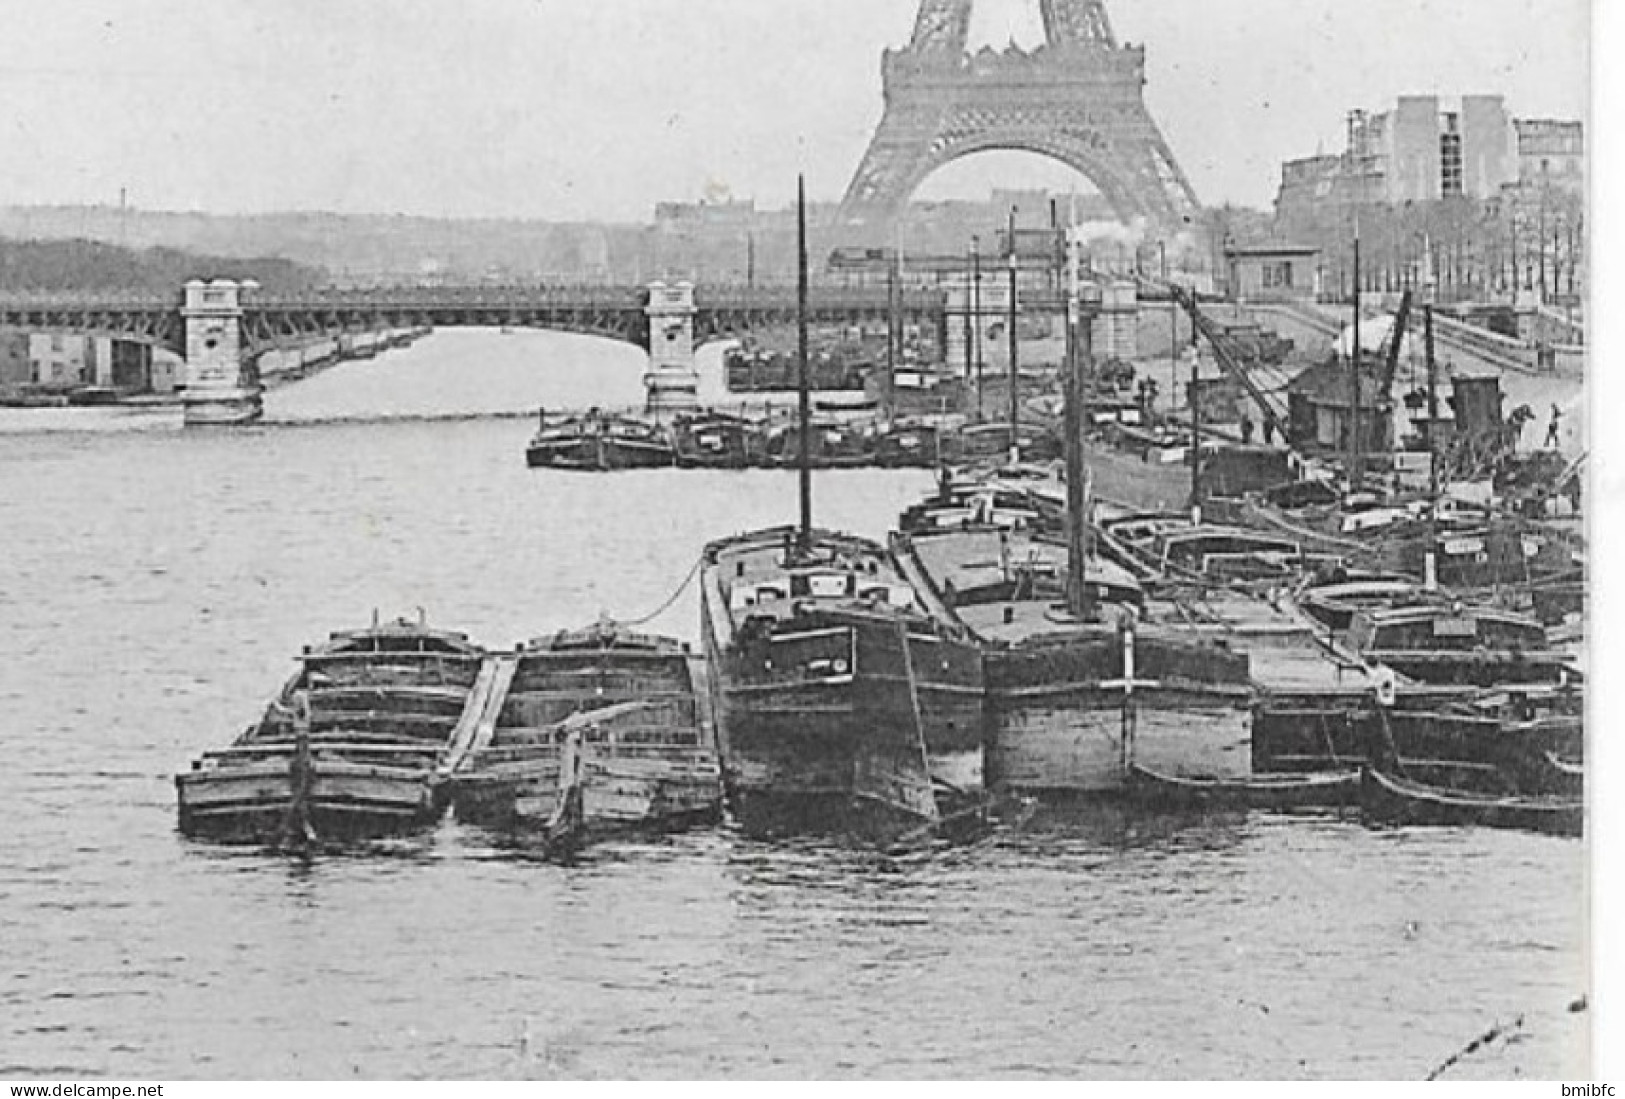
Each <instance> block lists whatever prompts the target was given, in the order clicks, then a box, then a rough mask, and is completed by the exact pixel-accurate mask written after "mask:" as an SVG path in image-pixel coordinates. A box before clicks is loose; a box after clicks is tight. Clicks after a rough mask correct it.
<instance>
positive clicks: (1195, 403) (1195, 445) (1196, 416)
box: [1174, 287, 1202, 523]
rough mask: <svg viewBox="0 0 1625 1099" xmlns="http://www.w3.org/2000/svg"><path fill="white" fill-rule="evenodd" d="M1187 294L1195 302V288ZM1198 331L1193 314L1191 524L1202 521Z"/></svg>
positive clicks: (1193, 314) (1198, 327) (1177, 292)
mask: <svg viewBox="0 0 1625 1099" xmlns="http://www.w3.org/2000/svg"><path fill="white" fill-rule="evenodd" d="M1187 292H1188V293H1189V294H1190V296H1191V301H1192V302H1195V301H1196V290H1195V288H1194V287H1193V288H1191V289H1190V290H1189V291H1187ZM1174 294H1175V297H1176V300H1177V296H1178V294H1179V291H1178V290H1175V291H1174ZM1200 329H1201V325H1199V324H1197V323H1196V314H1195V313H1194V312H1193V313H1192V314H1191V388H1190V406H1191V522H1193V523H1201V521H1202V401H1201V396H1200V393H1199V392H1198V391H1199V390H1200V388H1201V386H1200V385H1199V384H1198V382H1199V381H1200V379H1201V370H1202V354H1201V347H1200V345H1199V344H1198V343H1197V337H1198V336H1199V335H1200Z"/></svg>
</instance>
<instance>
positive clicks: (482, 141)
mask: <svg viewBox="0 0 1625 1099" xmlns="http://www.w3.org/2000/svg"><path fill="white" fill-rule="evenodd" d="M916 7H917V4H916V0H455V2H454V0H231V2H229V3H226V2H220V0H216V2H212V3H209V2H198V0H52V2H49V3H45V2H40V0H0V19H3V20H4V25H5V26H6V27H7V32H6V35H5V37H4V39H3V41H0V205H13V204H37V203H104V204H112V203H116V202H117V201H118V199H119V192H120V189H121V188H125V189H126V190H127V193H128V196H129V201H130V203H131V204H132V205H135V206H139V207H142V208H145V209H169V210H205V211H209V212H217V213H253V212H266V211H274V210H332V211H338V212H343V213H384V214H389V213H404V214H416V215H428V216H477V217H531V218H544V219H551V220H586V219H591V220H617V221H646V220H648V218H649V217H650V216H651V214H652V211H653V207H654V205H655V203H656V202H659V201H663V200H695V199H698V198H700V197H701V196H702V195H704V194H706V193H711V194H722V193H731V194H732V195H734V196H735V197H740V198H753V199H755V200H756V201H757V202H758V203H759V204H760V205H762V206H764V207H772V208H777V207H783V206H785V205H787V204H788V202H789V201H790V200H791V198H792V196H793V194H794V190H795V176H796V174H797V173H798V172H802V171H804V172H805V173H806V174H807V178H808V191H809V194H810V195H811V196H812V197H813V198H815V199H826V200H831V201H833V200H836V199H839V198H840V196H841V194H842V192H843V191H844V190H845V188H846V185H847V182H848V180H849V179H850V177H851V175H852V173H853V171H854V169H855V168H856V166H857V164H858V161H859V159H860V158H861V157H862V155H863V151H864V149H865V147H866V145H867V143H868V140H869V137H870V135H871V134H872V132H873V130H874V127H875V124H876V123H877V122H878V120H879V117H880V113H881V110H882V98H881V87H880V53H881V50H882V49H884V48H886V47H887V46H892V47H900V46H902V45H904V44H905V43H906V42H907V40H908V36H909V33H910V31H911V29H912V27H913V21H914V13H915V10H916ZM1037 8H1038V3H1037V0H982V3H981V4H979V6H978V8H977V14H976V18H975V21H974V23H973V26H972V37H973V45H979V44H981V43H984V42H986V43H989V44H995V45H999V46H1003V45H1005V44H1007V43H1008V42H1009V41H1011V40H1012V39H1013V40H1015V41H1016V42H1017V43H1018V44H1021V45H1032V44H1035V42H1036V36H1037V35H1038V34H1039V33H1040V32H1039V27H1040V24H1039V22H1038V15H1037ZM1108 11H1109V12H1110V15H1111V18H1112V21H1113V23H1114V25H1115V29H1116V32H1117V35H1118V38H1119V39H1120V40H1123V41H1129V42H1133V43H1136V44H1143V45H1144V46H1145V47H1146V49H1147V88H1146V98H1147V101H1148V103H1149V105H1150V107H1151V111H1152V113H1153V116H1154V117H1155V118H1156V119H1157V121H1158V122H1159V124H1160V126H1161V127H1162V130H1163V133H1164V134H1165V136H1166V137H1167V138H1168V141H1169V143H1170V144H1171V145H1172V147H1173V150H1174V153H1175V156H1176V157H1177V158H1178V159H1179V161H1180V162H1181V164H1182V165H1183V167H1184V169H1185V171H1186V174H1187V175H1188V176H1189V177H1190V179H1191V181H1192V183H1193V185H1194V186H1195V188H1196V191H1197V194H1198V197H1199V198H1200V199H1201V200H1202V201H1203V202H1204V203H1207V204H1216V203H1219V202H1224V201H1230V202H1237V203H1241V204H1245V205H1252V206H1258V207H1266V206H1268V205H1269V204H1270V203H1271V201H1272V200H1273V197H1274V191H1275V186H1276V184H1277V182H1278V180H1279V173H1280V167H1279V166H1280V163H1281V161H1283V160H1286V159H1290V158H1294V157H1299V156H1307V155H1311V154H1313V153H1315V152H1316V151H1317V149H1323V150H1324V151H1327V152H1335V151H1338V150H1339V149H1340V147H1341V134H1342V129H1343V117H1344V114H1345V112H1346V111H1347V110H1348V109H1349V108H1351V107H1356V106H1360V107H1367V108H1371V109H1377V110H1381V109H1385V108H1387V107H1389V106H1391V105H1392V102H1393V100H1394V98H1395V97H1396V96H1398V95H1402V94H1412V93H1434V92H1437V93H1439V94H1442V95H1447V96H1448V95H1459V94H1462V93H1483V92H1488V93H1501V94H1504V95H1505V96H1506V97H1507V101H1508V106H1509V108H1510V110H1511V111H1512V112H1513V114H1514V115H1516V116H1518V117H1559V118H1583V117H1585V115H1586V110H1587V101H1588V87H1587V79H1586V74H1587V62H1588V50H1587V27H1588V19H1589V13H1588V8H1587V4H1586V0H1359V2H1358V3H1348V2H1347V0H1340V2H1333V0H1110V2H1109V3H1108ZM968 163H969V162H967V164H968ZM971 167H973V168H974V165H972V166H971ZM995 167H996V166H995ZM1017 167H1019V165H1018V166H1017ZM956 170H957V169H950V170H948V171H945V172H944V173H943V175H945V176H947V175H949V174H950V173H951V172H954V171H956ZM1001 170H1002V169H1001ZM960 174H961V175H963V176H964V177H965V179H967V180H974V181H976V182H978V183H981V182H983V181H981V180H980V178H979V177H978V176H977V174H976V172H975V171H974V170H972V171H970V172H964V173H960ZM997 174H998V172H997V171H994V172H993V175H994V176H997ZM985 182H990V183H991V182H1004V183H1006V184H1007V185H1016V184H1019V183H1021V182H1024V181H1022V180H1001V179H998V178H992V179H989V180H986V181H985ZM927 189H928V190H931V189H940V188H936V187H935V184H928V185H927Z"/></svg>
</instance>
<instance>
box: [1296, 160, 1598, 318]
mask: <svg viewBox="0 0 1625 1099" xmlns="http://www.w3.org/2000/svg"><path fill="white" fill-rule="evenodd" d="M1273 230H1274V232H1275V233H1276V234H1278V235H1280V236H1284V237H1290V238H1291V239H1292V240H1293V241H1295V242H1297V243H1303V244H1312V245H1315V246H1316V247H1318V248H1320V250H1321V254H1320V261H1319V262H1320V267H1321V281H1322V290H1323V293H1324V294H1325V295H1327V296H1329V297H1335V298H1340V299H1342V298H1348V297H1351V296H1352V295H1353V292H1354V239H1355V236H1356V234H1358V236H1359V239H1360V259H1361V263H1360V283H1361V288H1362V289H1363V290H1366V291H1385V290H1386V291H1397V290H1403V289H1406V288H1411V287H1418V286H1432V287H1433V288H1434V289H1435V291H1436V293H1437V295H1438V298H1439V300H1441V301H1492V300H1510V299H1512V298H1514V297H1516V296H1517V295H1519V294H1520V293H1533V294H1535V295H1537V296H1538V297H1539V299H1540V300H1541V301H1543V302H1547V303H1551V304H1568V303H1573V302H1576V301H1578V300H1579V299H1580V298H1582V297H1583V296H1584V294H1585V282H1586V271H1587V256H1586V221H1585V201H1584V196H1582V195H1579V194H1576V193H1574V192H1572V191H1568V190H1564V189H1561V188H1556V187H1526V188H1507V189H1505V190H1503V191H1502V192H1501V193H1500V194H1499V195H1498V196H1496V197H1495V198H1493V199H1490V200H1485V201H1478V200H1473V199H1467V198H1451V199H1444V200H1441V201H1434V202H1406V203H1399V204H1375V203H1371V204H1360V205H1351V204H1332V203H1329V204H1326V205H1325V206H1322V207H1319V208H1317V209H1316V210H1314V211H1313V213H1312V215H1311V216H1307V217H1305V216H1296V217H1290V218H1284V219H1279V220H1278V222H1277V224H1276V225H1275V226H1274V227H1273Z"/></svg>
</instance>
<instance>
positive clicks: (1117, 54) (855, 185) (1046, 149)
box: [840, 0, 1200, 244]
mask: <svg viewBox="0 0 1625 1099" xmlns="http://www.w3.org/2000/svg"><path fill="white" fill-rule="evenodd" d="M1039 2H1040V5H1041V7H1042V13H1043V19H1044V37H1045V42H1044V44H1043V45H1042V46H1039V47H1037V48H1035V49H1033V50H1030V51H1028V50H1022V49H1020V48H1018V47H1016V46H1014V45H1012V46H1011V47H1010V48H1009V49H1007V50H1003V51H996V50H993V49H991V48H986V49H983V50H981V51H980V52H978V53H975V54H971V53H968V52H967V49H966V40H967V36H968V33H969V30H970V21H971V9H972V5H973V3H974V0H920V11H919V15H918V17H917V19H916V21H915V25H914V37H913V40H912V41H911V42H910V43H909V44H908V46H907V47H906V48H905V49H902V50H887V51H886V52H885V55H884V57H883V59H882V62H881V69H882V74H883V77H884V80H885V90H886V113H885V115H884V116H883V117H882V118H881V120H880V127H879V129H878V130H876V132H875V135H874V139H873V140H872V141H871V142H870V144H869V151H868V153H867V154H865V156H864V158H863V163H862V164H861V165H859V167H858V171H857V174H856V175H855V176H854V177H853V178H852V184H851V186H850V187H848V188H847V192H846V198H845V200H844V201H843V202H842V204H841V213H840V221H841V229H840V235H841V237H842V239H843V241H844V242H846V243H851V244H857V243H860V242H861V243H868V244H881V243H884V242H885V241H886V240H888V239H890V234H891V230H892V226H893V225H894V224H895V222H896V220H897V219H898V218H899V217H900V216H901V215H902V213H903V210H904V208H905V207H906V206H907V204H908V200H909V198H910V197H911V196H912V195H913V194H914V192H915V191H916V190H917V189H918V188H919V187H920V185H921V184H922V183H923V182H924V181H925V179H926V177H927V176H929V175H931V173H933V172H935V171H936V170H937V169H939V168H941V167H943V166H944V165H946V164H948V163H950V162H951V161H954V160H957V159H959V158H960V157H964V156H969V155H971V154H972V153H980V152H987V151H990V150H1019V151H1024V152H1030V153H1038V154H1041V155H1044V156H1048V157H1051V158H1053V159H1055V160H1058V161H1060V162H1062V163H1063V164H1066V165H1068V166H1070V167H1072V168H1074V169H1076V170H1077V171H1078V172H1080V173H1082V174H1083V175H1084V176H1085V177H1087V178H1088V179H1089V181H1090V182H1091V183H1093V184H1094V185H1095V187H1096V188H1097V189H1098V190H1099V191H1100V193H1101V195H1102V196H1103V197H1104V198H1105V199H1106V201H1107V202H1109V203H1110V204H1111V206H1112V209H1113V210H1114V211H1115V212H1116V213H1117V216H1118V217H1119V218H1121V219H1122V220H1123V221H1124V222H1125V223H1130V222H1133V221H1135V220H1136V219H1144V221H1145V223H1146V226H1147V231H1148V232H1149V233H1150V234H1152V235H1154V236H1159V237H1163V238H1165V239H1168V238H1172V237H1173V236H1175V235H1177V234H1178V233H1180V232H1182V231H1185V230H1194V229H1196V228H1197V222H1198V215H1199V210H1200V205H1199V204H1198V202H1197V201H1196V194H1195V192H1194V191H1192V190H1191V185H1190V181H1189V180H1187V179H1186V178H1185V173H1184V172H1182V171H1181V170H1180V168H1179V164H1178V162H1176V161H1175V160H1174V154H1173V152H1172V150H1170V149H1169V148H1168V143H1167V141H1165V140H1164V139H1163V136H1162V132H1161V131H1160V130H1158V129H1157V124H1156V122H1154V121H1153V120H1152V118H1151V113H1150V112H1149V111H1148V110H1147V109H1146V106H1145V95H1144V88H1145V50H1144V49H1142V48H1140V47H1138V46H1124V45H1119V44H1118V42H1117V39H1116V37H1115V36H1114V35H1113V33H1112V27H1111V22H1110V20H1109V19H1108V18H1107V15H1106V6H1105V3H1104V0H1039Z"/></svg>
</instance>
